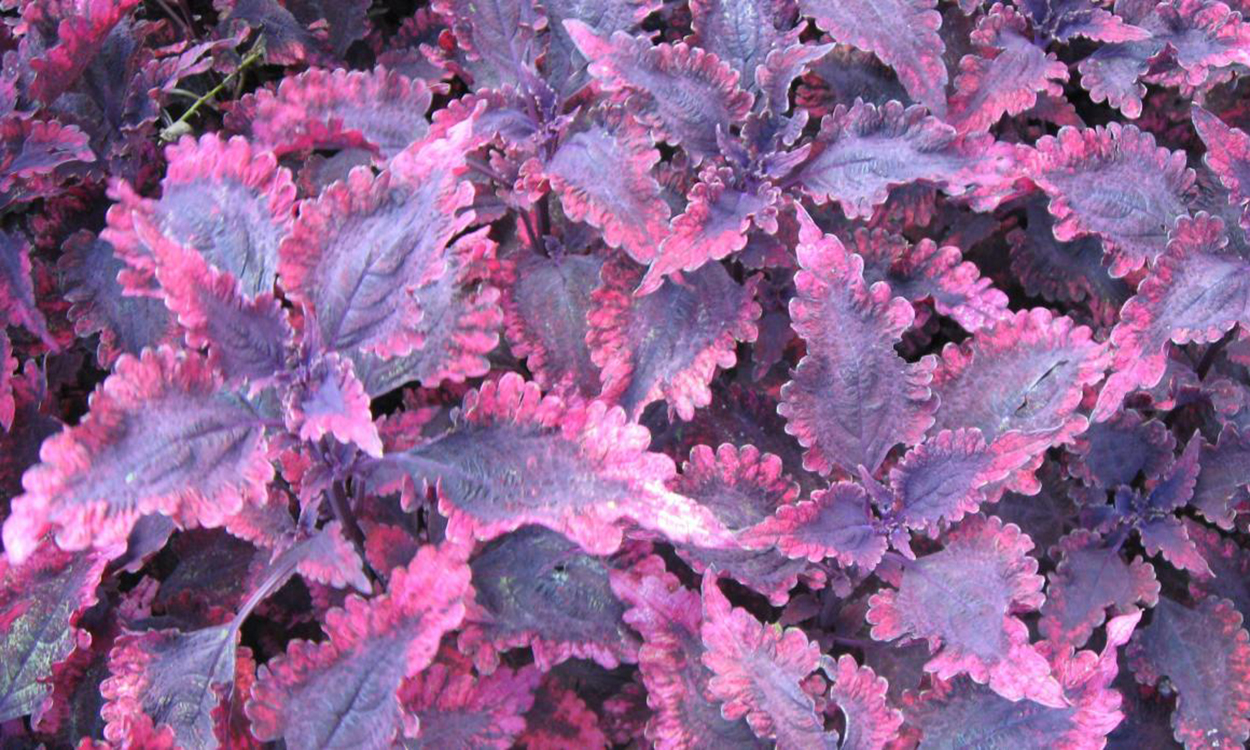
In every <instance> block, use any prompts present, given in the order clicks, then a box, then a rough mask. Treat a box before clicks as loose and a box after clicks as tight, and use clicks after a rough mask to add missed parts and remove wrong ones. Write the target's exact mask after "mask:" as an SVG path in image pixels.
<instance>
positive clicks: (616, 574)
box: [611, 557, 766, 750]
mask: <svg viewBox="0 0 1250 750" xmlns="http://www.w3.org/2000/svg"><path fill="white" fill-rule="evenodd" d="M611 576H612V588H613V590H614V591H616V593H617V595H618V596H619V597H620V598H621V600H622V601H624V602H627V603H628V604H629V610H628V611H627V612H626V613H625V621H626V622H627V623H629V624H630V626H631V627H633V628H634V630H636V631H638V632H639V633H640V634H641V635H642V637H643V646H642V648H641V649H639V651H638V669H639V671H640V672H641V673H642V680H643V684H644V685H646V687H647V693H648V702H649V703H650V705H651V706H652V709H653V710H654V714H653V715H652V717H651V718H650V719H649V720H648V721H647V727H646V730H645V731H646V737H647V738H648V739H650V740H652V741H653V742H655V743H656V746H657V747H659V748H665V749H666V750H674V749H675V748H685V747H688V748H692V749H694V748H698V749H699V750H714V748H718V747H743V748H762V747H765V746H766V743H764V742H763V741H761V740H759V739H757V738H756V737H755V735H754V734H753V733H752V731H751V728H750V727H748V726H747V724H746V722H745V721H743V720H742V719H741V718H735V719H726V718H725V717H724V716H723V715H722V714H721V711H720V706H719V705H717V703H716V702H714V701H713V700H712V699H711V698H710V697H709V695H708V692H707V685H708V681H709V680H711V679H712V678H713V677H714V676H715V673H713V672H712V671H711V670H710V669H708V668H707V667H706V666H704V664H703V661H702V656H703V654H704V653H705V650H704V645H703V638H702V635H701V627H702V622H703V616H702V607H701V605H700V601H699V595H698V593H696V592H694V591H691V590H689V589H686V588H683V587H682V586H681V584H680V583H679V582H678V581H677V577H676V576H674V575H672V574H670V573H667V572H666V571H665V569H664V562H663V561H662V560H660V559H659V558H658V557H649V558H645V559H644V560H642V561H640V562H639V563H637V564H636V565H635V567H634V568H633V569H632V570H630V571H627V572H626V571H613V572H612V574H611Z"/></svg>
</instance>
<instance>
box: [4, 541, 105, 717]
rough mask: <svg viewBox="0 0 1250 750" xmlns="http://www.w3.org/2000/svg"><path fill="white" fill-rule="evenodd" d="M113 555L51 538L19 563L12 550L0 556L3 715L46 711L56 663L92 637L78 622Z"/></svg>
mask: <svg viewBox="0 0 1250 750" xmlns="http://www.w3.org/2000/svg"><path fill="white" fill-rule="evenodd" d="M6 547H7V545H6ZM6 551H7V550H6ZM112 551H113V552H117V551H120V550H117V549H114V550H112ZM108 558H109V553H104V552H65V551H63V550H60V549H58V548H57V547H56V545H55V544H53V543H52V542H51V541H44V542H42V543H40V544H39V545H38V546H37V547H36V548H35V550H34V551H33V553H32V554H31V555H30V556H29V558H28V559H27V560H26V561H25V562H22V563H20V564H19V563H15V562H14V561H13V559H12V553H11V552H9V554H6V555H4V556H3V557H0V622H2V623H3V624H4V629H3V633H2V634H0V656H2V657H3V658H0V665H2V666H0V720H3V721H6V722H7V721H9V720H11V719H15V718H18V717H21V716H26V715H28V714H32V713H33V714H35V715H36V716H38V715H39V714H41V713H42V712H43V710H44V708H43V706H44V705H45V703H46V701H47V700H48V697H49V694H50V693H51V690H52V685H51V684H50V683H49V682H48V678H49V677H50V676H51V675H52V672H53V668H54V665H56V664H57V663H59V662H61V661H62V660H63V659H65V658H66V657H67V656H69V654H70V652H71V651H72V650H73V649H74V648H75V647H76V646H77V645H78V644H79V642H80V641H84V640H85V642H86V643H88V644H89V643H90V640H91V637H90V636H89V635H88V634H87V633H86V631H84V630H80V629H79V628H78V624H79V620H80V619H81V617H82V615H83V613H84V612H85V611H86V610H87V609H88V608H89V607H90V606H91V605H93V604H95V602H96V588H97V587H98V586H99V584H100V579H101V576H102V575H103V574H104V568H105V566H106V565H107V563H108Z"/></svg>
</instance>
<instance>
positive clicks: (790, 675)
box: [700, 572, 838, 748]
mask: <svg viewBox="0 0 1250 750" xmlns="http://www.w3.org/2000/svg"><path fill="white" fill-rule="evenodd" d="M716 579H717V576H716V574H715V573H714V572H713V573H710V574H708V575H705V576H704V577H703V624H702V625H701V627H700V632H701V633H702V636H703V645H704V647H705V648H706V651H704V652H703V654H702V660H703V664H704V666H706V667H707V668H708V669H710V670H711V671H712V673H713V674H714V675H715V676H714V677H712V678H711V679H710V680H708V684H707V690H708V694H709V695H710V696H711V697H713V698H715V699H716V700H718V701H720V702H721V704H722V705H721V715H722V716H724V717H725V718H726V719H729V720H731V721H732V720H734V719H738V718H745V719H746V721H747V724H748V725H750V727H751V730H752V731H753V732H755V736H756V737H759V738H760V739H764V740H769V739H775V740H776V741H777V745H778V747H781V748H804V747H806V748H824V747H827V748H835V747H837V746H838V743H837V735H836V734H827V733H826V732H825V731H824V724H823V722H822V721H821V719H820V717H819V716H818V715H817V714H816V710H815V704H814V703H813V701H812V698H811V696H809V695H807V694H806V693H805V692H804V691H803V686H802V681H803V680H804V678H806V677H807V675H808V674H809V673H811V672H812V671H814V670H815V669H816V667H817V666H819V663H820V649H819V648H818V647H817V646H816V644H814V643H811V642H810V641H808V640H807V637H806V636H804V635H803V632H802V631H800V630H798V629H797V628H791V629H789V630H785V631H779V630H778V629H774V628H770V627H767V626H765V625H763V624H762V623H760V622H759V621H758V620H756V619H755V618H754V617H752V616H751V614H750V613H749V612H747V611H746V610H745V609H741V608H738V607H732V606H731V605H730V604H729V600H728V599H726V598H725V595H724V594H722V593H721V590H720V586H719V585H718V584H717V582H716Z"/></svg>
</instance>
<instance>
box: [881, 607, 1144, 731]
mask: <svg viewBox="0 0 1250 750" xmlns="http://www.w3.org/2000/svg"><path fill="white" fill-rule="evenodd" d="M1140 619H1141V613H1140V612H1135V613H1133V614H1130V615H1124V616H1122V617H1117V618H1115V619H1113V620H1112V621H1111V622H1110V623H1108V625H1107V644H1106V646H1105V647H1104V648H1103V651H1102V653H1101V654H1095V653H1094V652H1092V651H1080V652H1077V653H1076V654H1072V652H1071V649H1068V650H1066V651H1060V652H1058V653H1055V654H1053V655H1052V660H1053V661H1054V662H1055V672H1056V674H1057V676H1058V678H1059V679H1060V680H1061V681H1062V682H1063V686H1064V688H1065V692H1066V696H1067V698H1068V701H1069V702H1068V704H1065V705H1060V706H1046V705H1041V704H1038V703H1035V702H1034V701H1031V700H1027V699H1026V700H1019V701H1011V700H1008V699H1006V698H1004V697H1003V696H1001V695H999V694H997V693H995V692H993V691H992V690H990V689H989V688H987V687H985V686H982V685H977V684H975V683H974V682H972V681H970V680H968V679H966V678H957V679H956V680H955V681H953V682H951V683H949V684H947V683H940V684H938V686H937V689H936V690H932V691H927V692H926V693H923V694H921V695H920V696H919V699H918V700H917V699H915V698H910V697H909V698H905V702H906V704H907V705H906V707H905V708H904V716H905V718H906V720H907V723H908V724H910V725H912V726H915V727H916V728H918V729H919V730H920V733H921V736H922V741H923V743H924V744H925V745H926V746H929V745H932V746H933V747H942V748H945V747H961V746H964V745H965V744H966V743H972V744H984V743H999V742H1001V743H1005V744H1006V745H1007V746H1009V747H1054V748H1069V749H1071V750H1086V749H1087V748H1088V749H1092V748H1100V747H1104V746H1105V745H1106V736H1107V735H1108V734H1109V733H1110V732H1111V731H1112V730H1113V729H1115V728H1116V726H1117V725H1119V724H1120V722H1121V721H1122V720H1123V719H1124V714H1123V713H1121V712H1120V711H1119V707H1120V702H1121V699H1120V694H1119V693H1118V692H1117V691H1115V690H1112V689H1111V688H1110V685H1111V682H1112V680H1114V679H1115V676H1116V673H1117V661H1116V656H1117V652H1118V648H1119V647H1120V646H1122V645H1124V644H1125V643H1126V642H1128V639H1129V637H1130V636H1131V635H1132V633H1133V628H1134V626H1135V625H1136V624H1137V622H1138V621H1139V620H1140Z"/></svg>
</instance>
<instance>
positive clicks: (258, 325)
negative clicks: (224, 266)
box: [132, 212, 292, 384]
mask: <svg viewBox="0 0 1250 750" xmlns="http://www.w3.org/2000/svg"><path fill="white" fill-rule="evenodd" d="M132 218H133V220H134V232H135V236H137V237H138V238H139V241H140V242H142V243H143V245H144V246H145V247H147V248H148V249H149V250H150V251H151V253H152V256H153V257H154V258H155V261H156V279H157V281H158V282H160V287H161V288H160V292H161V295H162V296H163V297H164V299H165V306H166V307H168V308H169V310H170V312H172V313H174V315H175V316H176V317H177V319H178V323H179V324H180V325H181V326H182V328H183V331H184V333H183V336H184V338H185V340H186V343H187V345H188V346H189V347H193V348H196V349H199V348H202V347H208V351H209V362H210V363H211V364H212V366H213V367H214V368H216V369H217V370H218V371H220V372H221V373H222V376H223V377H224V378H225V380H226V382H228V383H231V384H234V383H238V382H240V381H244V380H250V381H252V382H253V383H263V382H265V381H267V380H269V379H271V378H273V376H275V375H276V374H277V373H279V372H281V371H282V370H283V369H285V367H286V356H287V349H288V346H289V344H290V341H291V338H292V333H291V326H290V323H289V321H288V319H287V313H286V311H285V310H283V309H282V307H281V305H280V304H279V303H278V301H277V300H276V299H275V298H274V296H273V293H272V292H261V293H259V294H257V295H256V296H255V297H253V298H248V297H246V296H244V293H243V291H242V289H241V288H240V286H239V282H238V281H237V280H236V279H235V278H234V277H233V276H231V275H230V274H229V273H227V272H223V271H219V270H217V269H215V268H213V267H212V266H210V265H209V264H208V263H207V261H205V259H204V256H202V255H201V254H200V253H199V252H197V251H196V250H193V249H191V248H187V247H183V246H182V245H179V244H178V243H176V242H174V241H172V240H170V239H169V238H168V237H166V236H165V235H163V234H161V233H160V231H159V230H158V229H157V228H156V227H155V226H153V225H152V224H151V222H150V221H149V220H148V218H147V217H144V216H142V215H140V214H139V213H137V212H136V213H135V214H134V215H133V216H132Z"/></svg>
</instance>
